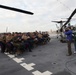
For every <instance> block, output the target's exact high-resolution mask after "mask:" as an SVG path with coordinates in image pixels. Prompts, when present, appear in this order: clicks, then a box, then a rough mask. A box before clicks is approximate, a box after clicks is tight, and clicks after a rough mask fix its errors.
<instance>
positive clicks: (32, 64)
mask: <svg viewBox="0 0 76 75" xmlns="http://www.w3.org/2000/svg"><path fill="white" fill-rule="evenodd" d="M20 65H21V66H22V67H24V68H25V69H27V70H28V71H31V70H33V69H34V68H33V67H32V66H34V65H35V64H34V63H30V64H26V63H22V64H20Z"/></svg>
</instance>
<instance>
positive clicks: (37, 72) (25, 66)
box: [5, 53, 53, 75]
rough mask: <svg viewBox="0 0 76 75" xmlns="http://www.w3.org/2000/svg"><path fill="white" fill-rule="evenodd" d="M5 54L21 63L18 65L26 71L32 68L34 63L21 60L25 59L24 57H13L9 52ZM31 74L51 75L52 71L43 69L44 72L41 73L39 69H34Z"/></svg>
mask: <svg viewBox="0 0 76 75" xmlns="http://www.w3.org/2000/svg"><path fill="white" fill-rule="evenodd" d="M5 54H6V55H7V56H8V57H10V58H12V59H13V60H14V61H15V62H17V63H19V64H20V63H21V64H20V65H21V66H22V67H23V68H25V69H26V70H28V71H31V70H33V69H34V68H33V66H35V65H36V64H34V63H30V64H26V63H23V60H25V59H24V58H17V57H15V55H11V54H9V53H5ZM32 74H33V75H52V74H53V73H52V72H50V71H45V72H43V73H41V72H40V71H38V70H36V71H34V72H32Z"/></svg>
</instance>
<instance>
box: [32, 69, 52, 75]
mask: <svg viewBox="0 0 76 75" xmlns="http://www.w3.org/2000/svg"><path fill="white" fill-rule="evenodd" d="M32 73H33V74H34V75H52V72H50V71H45V72H43V73H41V72H40V71H38V70H37V71H34V72H32Z"/></svg>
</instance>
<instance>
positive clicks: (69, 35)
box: [64, 27, 72, 56]
mask: <svg viewBox="0 0 76 75" xmlns="http://www.w3.org/2000/svg"><path fill="white" fill-rule="evenodd" d="M64 33H65V35H66V36H67V37H66V40H67V47H68V55H67V56H70V55H72V51H71V43H72V30H71V28H70V27H67V28H66V30H65V32H64Z"/></svg>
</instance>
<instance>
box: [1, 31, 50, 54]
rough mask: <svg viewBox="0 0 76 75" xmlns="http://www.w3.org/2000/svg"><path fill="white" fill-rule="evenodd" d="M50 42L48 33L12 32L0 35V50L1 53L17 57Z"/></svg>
mask: <svg viewBox="0 0 76 75" xmlns="http://www.w3.org/2000/svg"><path fill="white" fill-rule="evenodd" d="M49 41H50V37H49V34H48V32H37V31H36V32H26V33H21V32H13V33H2V34H0V49H1V52H2V53H4V52H7V53H10V54H15V55H19V54H22V53H23V52H25V51H26V50H28V51H29V52H32V49H33V48H34V47H36V46H38V45H43V44H46V43H47V42H49Z"/></svg>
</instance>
